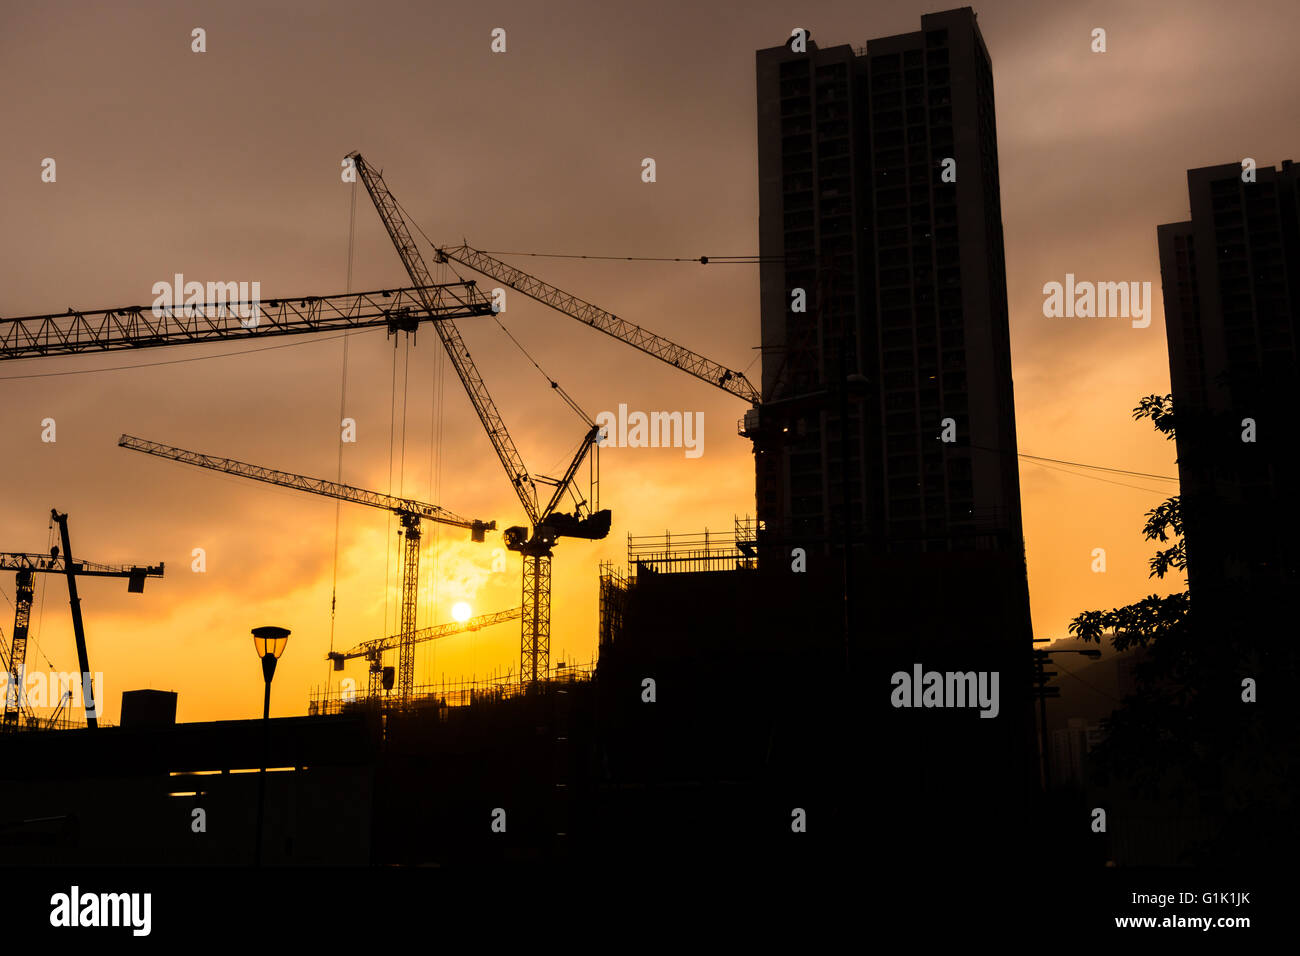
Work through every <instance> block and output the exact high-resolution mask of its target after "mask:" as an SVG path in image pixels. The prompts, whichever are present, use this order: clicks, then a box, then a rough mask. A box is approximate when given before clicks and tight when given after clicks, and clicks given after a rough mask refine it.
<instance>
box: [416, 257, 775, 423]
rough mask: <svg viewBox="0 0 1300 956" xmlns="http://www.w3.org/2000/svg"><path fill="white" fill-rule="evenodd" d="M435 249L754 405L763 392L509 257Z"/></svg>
mask: <svg viewBox="0 0 1300 956" xmlns="http://www.w3.org/2000/svg"><path fill="white" fill-rule="evenodd" d="M437 252H438V255H439V257H441V258H443V259H451V260H452V261H454V262H459V263H460V264H461V265H464V266H468V267H469V268H471V269H473V270H474V271H475V272H478V273H480V274H481V275H485V276H487V277H488V278H489V279H493V280H495V281H497V282H500V283H503V284H504V285H507V286H509V287H510V288H512V289H516V290H518V291H519V292H522V293H523V294H524V295H526V296H528V297H529V298H532V299H536V300H537V301H538V302H541V303H542V304H543V305H549V306H550V307H551V308H552V309H555V310H556V311H558V312H563V313H564V314H565V315H568V316H572V317H573V318H575V319H577V320H578V321H579V322H582V323H583V324H584V325H589V326H591V327H592V328H593V329H598V330H599V331H601V332H604V333H605V334H606V335H609V336H612V337H613V338H616V339H618V340H619V341H620V342H626V343H627V344H628V345H630V346H632V347H633V348H636V349H640V350H641V351H642V352H645V353H646V354H647V355H653V356H654V357H655V358H657V359H659V360H660V361H661V362H666V363H668V364H669V365H671V366H673V367H674V368H679V369H681V370H682V371H683V372H686V373H688V374H690V375H694V376H695V377H696V378H698V379H700V380H701V381H705V382H708V383H709V384H710V385H714V386H717V387H718V388H720V389H722V390H723V391H725V392H730V393H731V394H732V395H735V396H737V397H738V398H743V399H744V400H745V401H747V402H749V403H750V404H751V405H757V404H758V403H759V401H760V400H761V397H762V396H761V395H760V393H759V391H758V389H757V388H755V387H754V385H753V383H751V382H750V381H749V379H747V378H746V377H745V374H744V373H743V372H737V371H735V370H733V369H729V368H727V367H726V366H724V365H719V364H718V363H717V362H714V361H712V360H711V359H707V358H705V357H704V356H703V355H700V354H699V353H698V352H692V351H691V350H690V349H688V348H686V347H685V346H682V345H678V344H677V343H676V342H672V341H670V340H669V339H666V338H664V337H663V336H662V335H656V334H655V333H654V332H651V331H650V330H648V329H643V328H641V326H639V325H633V324H632V323H631V322H628V321H627V320H626V319H620V318H619V317H618V316H617V315H614V314H613V313H612V312H606V311H605V310H604V309H601V308H599V307H597V306H594V305H592V304H591V303H590V302H587V301H585V300H583V299H579V298H578V297H577V296H576V295H571V294H569V293H568V292H565V291H564V290H563V289H559V288H556V287H555V286H553V285H551V284H550V283H549V282H545V281H543V280H541V279H539V278H537V277H536V276H534V275H530V274H528V273H527V272H524V271H523V270H522V269H518V268H516V267H515V266H512V265H510V264H509V263H508V262H502V261H501V260H500V259H497V258H494V257H493V256H490V255H488V254H487V253H486V252H480V251H479V250H478V249H474V248H472V247H470V246H468V245H460V246H447V247H444V248H440V249H438V250H437Z"/></svg>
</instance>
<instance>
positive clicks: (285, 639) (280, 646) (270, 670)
mask: <svg viewBox="0 0 1300 956" xmlns="http://www.w3.org/2000/svg"><path fill="white" fill-rule="evenodd" d="M288 643H289V629H288V628H287V627H276V626H274V625H267V626H265V627H255V628H253V650H255V651H256V652H257V656H258V657H260V658H261V659H262V678H263V680H265V681H266V696H265V697H264V698H263V700H262V772H261V773H260V774H259V775H258V784H257V865H258V866H261V865H262V822H263V817H264V815H265V812H266V762H267V751H268V750H270V742H271V678H273V677H274V676H275V662H276V661H278V660H279V659H280V655H281V654H283V653H284V648H285V646H286V645H287V644H288Z"/></svg>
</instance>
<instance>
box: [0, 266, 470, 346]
mask: <svg viewBox="0 0 1300 956" xmlns="http://www.w3.org/2000/svg"><path fill="white" fill-rule="evenodd" d="M253 305H254V303H252V302H237V303H232V302H224V303H220V304H217V303H211V304H198V303H195V304H183V305H176V306H169V307H162V306H160V307H159V308H157V309H156V310H155V309H154V308H153V307H152V306H141V305H132V306H122V307H119V308H113V309H95V310H92V311H89V312H77V311H74V310H71V309H69V310H68V311H67V312H64V313H59V314H50V315H31V316H26V317H23V318H13V319H3V318H0V361H3V360H6V359H24V358H37V357H40V356H50V355H76V354H80V353H83V352H112V351H119V350H121V349H140V348H153V347H156V346H163V345H194V344H197V343H202V342H219V341H229V340H231V339H257V338H265V337H267V336H275V335H297V334H301V333H304V332H330V331H340V330H341V331H348V330H352V329H366V328H375V327H383V326H387V328H388V330H389V332H398V331H413V330H414V329H415V328H417V327H418V323H420V322H426V321H430V320H439V321H449V320H451V319H456V318H465V317H469V316H476V315H491V314H492V303H491V302H490V301H488V300H487V299H486V298H485V297H484V296H483V294H482V293H480V292H479V291H478V289H477V288H476V287H475V286H474V283H472V282H452V283H446V284H443V285H434V286H429V287H428V288H424V289H380V290H377V291H375V292H356V293H349V294H346V295H332V296H293V297H291V298H276V299H267V300H263V301H260V302H258V303H256V305H257V310H256V311H255V312H254V311H253V309H252V307H253ZM241 315H242V316H246V317H241ZM434 324H435V325H436V324H437V322H435V323H434Z"/></svg>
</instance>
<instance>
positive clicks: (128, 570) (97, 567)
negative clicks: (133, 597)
mask: <svg viewBox="0 0 1300 956" xmlns="http://www.w3.org/2000/svg"><path fill="white" fill-rule="evenodd" d="M67 567H68V566H67V564H66V563H65V559H64V556H63V555H61V554H56V555H52V556H51V555H48V554H33V553H32V552H30V551H0V571H46V572H50V573H53V574H64V573H66V571H67ZM72 570H73V572H74V573H76V575H77V576H78V577H83V578H85V577H100V578H129V577H136V576H139V577H142V578H143V577H145V576H148V577H154V578H160V577H162V575H163V565H162V564H159V565H157V566H156V567H154V566H148V567H146V566H143V565H138V564H99V563H98V562H95V561H81V560H77V561H73V562H72Z"/></svg>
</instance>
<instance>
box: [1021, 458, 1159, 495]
mask: <svg viewBox="0 0 1300 956" xmlns="http://www.w3.org/2000/svg"><path fill="white" fill-rule="evenodd" d="M1030 464H1031V465H1037V466H1038V467H1039V468H1047V469H1050V470H1051V471H1059V472H1061V473H1062V474H1066V475H1072V476H1074V477H1075V478H1087V479H1088V480H1089V481H1104V482H1105V483H1106V484H1108V485H1119V486H1120V487H1122V488H1134V489H1136V490H1138V491H1145V492H1149V493H1150V494H1153V495H1163V494H1165V491H1164V490H1163V489H1161V488H1143V487H1142V486H1141V485H1130V484H1128V483H1127V482H1124V481H1114V480H1112V479H1110V478H1101V477H1099V476H1097V475H1081V474H1079V473H1078V472H1077V471H1066V470H1065V469H1064V468H1055V467H1053V466H1052V465H1044V464H1043V463H1042V462H1041V461H1031V462H1030Z"/></svg>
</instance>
